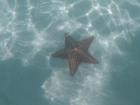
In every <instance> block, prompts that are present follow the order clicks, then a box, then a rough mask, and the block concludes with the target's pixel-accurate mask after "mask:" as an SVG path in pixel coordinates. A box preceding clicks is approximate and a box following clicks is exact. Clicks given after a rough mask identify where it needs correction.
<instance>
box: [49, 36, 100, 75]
mask: <svg viewBox="0 0 140 105" xmlns="http://www.w3.org/2000/svg"><path fill="white" fill-rule="evenodd" d="M93 39H94V37H93V36H91V37H88V38H86V39H83V40H81V41H79V42H78V41H76V40H75V39H73V38H72V37H71V36H70V35H67V34H65V47H64V48H63V49H60V50H58V51H57V52H55V53H54V54H52V56H53V57H58V58H62V59H68V63H69V68H70V73H71V75H74V74H75V72H76V71H77V69H78V66H79V64H80V63H89V64H97V63H98V61H97V60H96V59H95V58H94V57H93V56H91V55H90V53H89V52H88V49H89V46H90V45H91V42H92V41H93Z"/></svg>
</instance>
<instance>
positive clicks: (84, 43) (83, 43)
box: [78, 36, 94, 51]
mask: <svg viewBox="0 0 140 105" xmlns="http://www.w3.org/2000/svg"><path fill="white" fill-rule="evenodd" d="M93 39H94V37H93V36H91V37H89V38H87V39H83V40H81V41H80V42H79V44H78V45H79V47H80V48H81V49H83V50H85V51H87V50H88V48H89V46H90V44H91V42H92V41H93Z"/></svg>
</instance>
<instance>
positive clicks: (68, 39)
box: [65, 33, 78, 48]
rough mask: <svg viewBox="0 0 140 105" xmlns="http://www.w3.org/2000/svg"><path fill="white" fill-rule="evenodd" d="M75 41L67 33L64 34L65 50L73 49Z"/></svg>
mask: <svg viewBox="0 0 140 105" xmlns="http://www.w3.org/2000/svg"><path fill="white" fill-rule="evenodd" d="M77 43H78V42H77V41H76V40H75V39H73V38H72V37H71V36H70V35H68V34H67V33H66V34H65V48H74V47H75V46H76V45H77Z"/></svg>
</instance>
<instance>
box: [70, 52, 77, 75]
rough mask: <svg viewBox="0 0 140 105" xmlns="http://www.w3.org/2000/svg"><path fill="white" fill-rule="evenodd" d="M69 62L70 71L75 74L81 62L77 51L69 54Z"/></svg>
mask: <svg viewBox="0 0 140 105" xmlns="http://www.w3.org/2000/svg"><path fill="white" fill-rule="evenodd" d="M68 62H69V68H70V73H71V75H74V74H75V72H76V70H77V68H78V66H79V64H80V62H79V59H78V55H77V53H76V52H72V53H71V54H69V56H68Z"/></svg>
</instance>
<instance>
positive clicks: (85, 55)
mask: <svg viewBox="0 0 140 105" xmlns="http://www.w3.org/2000/svg"><path fill="white" fill-rule="evenodd" d="M78 53H79V55H80V59H81V61H82V62H84V63H92V64H97V63H98V61H97V60H96V59H95V58H94V57H93V56H91V55H90V54H89V53H88V52H84V51H82V50H79V51H78Z"/></svg>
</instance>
